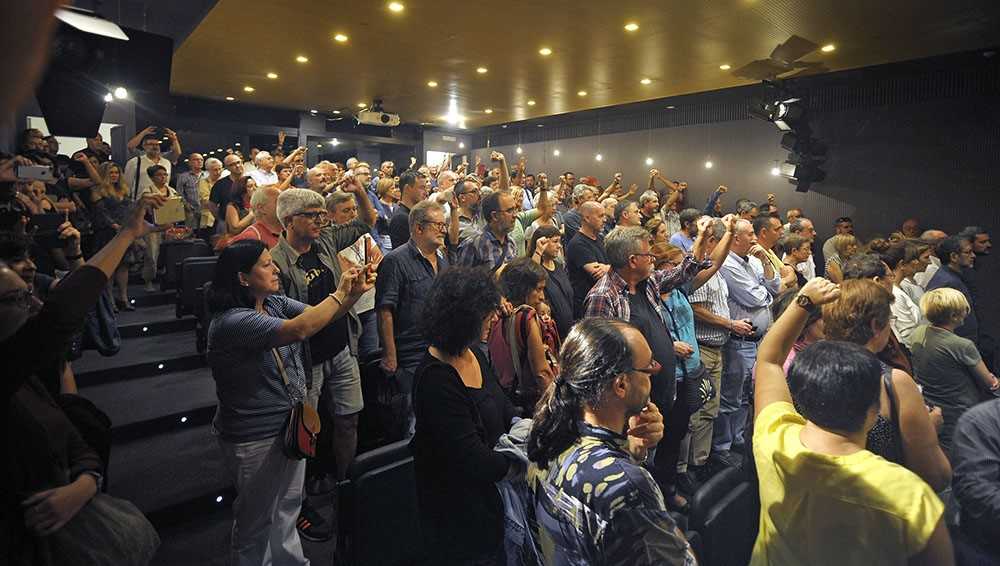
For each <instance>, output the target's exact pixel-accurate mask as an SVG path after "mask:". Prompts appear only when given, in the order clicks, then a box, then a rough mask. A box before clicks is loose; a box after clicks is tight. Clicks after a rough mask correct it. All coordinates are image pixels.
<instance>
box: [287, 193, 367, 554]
mask: <svg viewBox="0 0 1000 566" xmlns="http://www.w3.org/2000/svg"><path fill="white" fill-rule="evenodd" d="M343 191H344V192H345V193H349V194H351V195H353V198H354V201H355V203H356V204H357V207H358V210H360V211H361V213H360V215H359V217H358V218H355V219H353V220H351V221H349V222H345V223H343V224H333V223H331V222H330V218H329V212H327V208H326V202H325V201H324V200H323V197H322V195H319V194H317V193H316V192H315V191H311V190H309V189H287V190H285V191H283V192H282V193H281V195H280V196H279V197H278V205H277V214H278V219H279V220H280V221H281V225H282V226H283V227H284V229H285V234H284V235H283V236H282V237H281V239H279V240H278V244H277V245H276V246H275V247H274V249H273V250H271V257H272V259H273V261H274V264H275V265H276V266H277V267H278V269H279V270H280V273H279V277H280V278H281V286H282V289H283V290H284V292H285V294H286V295H288V296H289V297H291V298H292V299H295V300H297V301H300V302H303V303H306V304H309V305H317V304H319V303H320V302H322V301H323V300H324V299H326V298H327V297H328V296H329V295H330V294H331V293H333V292H334V291H336V290H337V284H338V282H339V281H340V276H341V273H342V270H343V268H342V267H341V263H340V261H339V260H338V259H337V254H338V253H340V252H341V251H342V250H344V249H345V248H348V247H350V246H351V245H352V244H354V243H355V242H357V241H358V239H359V238H361V237H362V236H364V235H365V234H367V233H368V232H370V231H371V229H372V225H371V222H372V221H373V219H374V218H375V211H374V209H373V208H372V203H371V201H369V200H368V196H367V195H366V194H365V188H364V186H363V185H362V184H361V183H360V182H358V180H357V179H353V180H352V181H351V182H349V183H347V184H345V185H344V186H343ZM361 328H362V326H361V320H360V319H359V318H358V315H357V314H355V312H354V311H353V310H352V311H351V312H350V314H349V316H346V317H341V318H339V319H337V320H336V321H334V322H332V323H330V324H329V325H328V326H327V327H326V328H324V329H323V330H321V331H320V332H319V333H317V334H316V335H314V336H313V337H312V338H310V339H309V351H310V353H311V358H312V365H313V367H312V386H311V387H310V389H309V391H308V400H309V402H310V403H311V404H312V405H313V406H315V407H317V410H318V412H319V414H320V418H322V419H323V427H322V431H323V432H322V433H321V436H320V441H319V458H318V459H317V460H312V461H310V464H312V465H310V466H308V467H307V472H306V473H307V477H309V478H310V480H311V481H309V482H307V485H306V491H307V494H309V492H310V491H311V492H312V494H316V493H318V492H320V491H322V489H321V488H319V487H317V486H318V485H322V484H323V483H324V480H327V479H328V478H325V477H324V476H326V475H328V473H329V471H331V463H332V464H333V469H332V471H333V472H334V477H335V478H336V479H338V480H341V479H344V478H345V477H346V476H347V467H348V465H350V463H351V461H352V460H353V459H354V453H355V450H356V449H357V440H358V413H360V412H361V409H362V408H363V407H364V402H363V400H362V397H361V371H360V369H359V367H358V360H357V352H358V338H359V336H360V334H361ZM331 432H332V434H331ZM331 452H332V453H331ZM331 460H332V462H331ZM325 483H327V484H330V483H332V482H329V481H326V482H325ZM296 526H297V527H298V529H299V534H300V535H301V536H302V537H304V538H306V539H307V540H313V541H322V540H329V539H330V538H331V537H332V536H333V531H332V529H331V528H330V525H329V523H327V522H326V521H325V520H324V519H323V518H322V517H321V516H320V515H319V513H317V512H316V510H315V509H314V508H313V507H312V506H311V505H310V504H309V502H308V500H306V501H305V502H304V503H303V505H302V512H301V513H300V515H299V520H298V522H297V523H296Z"/></svg>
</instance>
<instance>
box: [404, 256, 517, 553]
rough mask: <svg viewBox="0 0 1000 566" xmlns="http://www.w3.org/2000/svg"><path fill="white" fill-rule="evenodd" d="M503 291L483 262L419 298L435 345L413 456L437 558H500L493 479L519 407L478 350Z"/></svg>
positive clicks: (418, 392)
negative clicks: (502, 439) (498, 445)
mask: <svg viewBox="0 0 1000 566" xmlns="http://www.w3.org/2000/svg"><path fill="white" fill-rule="evenodd" d="M499 306H500V292H499V290H498V289H497V286H496V283H495V280H494V278H493V275H492V274H491V273H490V271H488V270H487V269H484V268H468V267H452V268H449V269H446V270H444V271H442V272H441V274H440V275H438V276H437V278H436V279H435V280H434V284H433V286H432V287H431V289H430V291H429V292H428V293H427V296H426V297H425V298H424V305H423V316H422V321H423V324H422V326H423V330H424V336H425V337H426V338H427V341H428V343H429V347H428V349H427V353H426V354H425V355H424V359H423V361H422V362H421V363H420V365H419V366H418V367H417V370H416V373H415V374H414V378H413V411H414V414H415V415H416V434H415V435H414V437H413V444H412V446H413V463H414V467H415V469H416V479H417V501H418V503H419V509H420V527H421V530H422V531H423V533H424V537H425V538H426V548H427V549H428V550H429V551H430V552H431V553H432V554H434V557H433V562H434V563H435V564H494V563H495V561H496V558H497V556H498V554H499V553H500V552H501V547H502V539H503V516H504V513H503V508H502V506H501V502H500V495H499V492H498V491H497V489H496V487H495V485H494V484H495V482H497V481H499V480H501V479H502V478H503V477H504V475H506V473H507V469H508V463H507V460H506V458H505V457H504V456H502V455H501V454H500V453H499V452H494V451H493V447H494V446H495V445H496V442H497V440H498V439H499V438H500V435H502V434H504V433H505V432H507V430H508V429H509V428H510V424H511V420H512V419H513V418H514V416H515V410H514V406H513V405H512V404H511V403H510V401H509V400H508V399H507V396H506V395H505V394H504V392H503V390H502V389H501V388H500V384H499V382H497V379H496V377H495V376H494V374H493V369H492V368H491V367H490V364H489V362H488V361H487V360H486V358H485V356H484V355H483V354H482V353H481V352H480V351H479V349H478V348H475V347H473V346H474V345H476V344H477V343H478V342H479V338H480V336H481V335H482V331H483V329H484V328H485V327H486V326H487V325H489V324H491V323H492V321H493V320H495V316H496V310H497V308H498V307H499Z"/></svg>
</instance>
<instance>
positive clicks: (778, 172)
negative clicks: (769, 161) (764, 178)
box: [771, 167, 781, 177]
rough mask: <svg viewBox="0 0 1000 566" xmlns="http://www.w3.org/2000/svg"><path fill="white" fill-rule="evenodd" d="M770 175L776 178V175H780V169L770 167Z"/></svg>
mask: <svg viewBox="0 0 1000 566" xmlns="http://www.w3.org/2000/svg"><path fill="white" fill-rule="evenodd" d="M771 174H772V175H774V176H775V177H777V176H778V175H780V174H781V169H778V168H777V167H771Z"/></svg>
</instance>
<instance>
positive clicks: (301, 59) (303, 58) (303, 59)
mask: <svg viewBox="0 0 1000 566" xmlns="http://www.w3.org/2000/svg"><path fill="white" fill-rule="evenodd" d="M295 60H296V61H298V62H299V63H308V62H309V58H308V57H306V56H305V55H299V56H298V57H296V58H295Z"/></svg>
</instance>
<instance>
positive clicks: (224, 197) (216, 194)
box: [208, 175, 233, 223]
mask: <svg viewBox="0 0 1000 566" xmlns="http://www.w3.org/2000/svg"><path fill="white" fill-rule="evenodd" d="M232 189H233V178H232V175H230V176H227V177H223V178H221V179H219V180H218V181H216V182H215V184H214V185H212V192H211V193H209V195H208V200H210V201H212V202H214V203H215V204H217V205H218V206H219V213H218V214H216V215H215V222H216V223H218V222H220V221H221V222H225V221H226V205H227V204H229V193H230V192H231V191H232Z"/></svg>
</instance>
